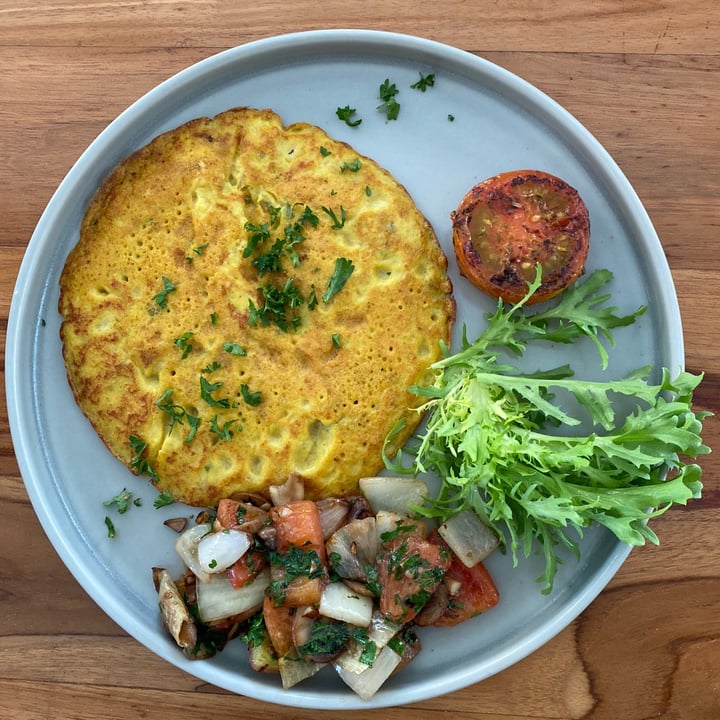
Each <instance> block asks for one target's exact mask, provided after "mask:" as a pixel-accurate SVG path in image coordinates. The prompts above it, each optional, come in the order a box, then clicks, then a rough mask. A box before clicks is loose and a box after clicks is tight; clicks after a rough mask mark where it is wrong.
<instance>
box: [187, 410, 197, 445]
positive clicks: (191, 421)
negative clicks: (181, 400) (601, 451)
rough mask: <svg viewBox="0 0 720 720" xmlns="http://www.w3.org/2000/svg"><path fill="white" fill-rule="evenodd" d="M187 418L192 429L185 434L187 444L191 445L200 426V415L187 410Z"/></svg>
mask: <svg viewBox="0 0 720 720" xmlns="http://www.w3.org/2000/svg"><path fill="white" fill-rule="evenodd" d="M185 419H186V420H187V421H188V425H189V426H190V430H189V432H188V434H187V435H186V436H185V440H184V442H185V444H186V445H189V444H190V443H191V442H192V441H193V440H194V439H195V436H196V435H197V431H198V428H199V427H200V417H199V416H198V415H191V414H190V413H189V412H187V411H186V412H185Z"/></svg>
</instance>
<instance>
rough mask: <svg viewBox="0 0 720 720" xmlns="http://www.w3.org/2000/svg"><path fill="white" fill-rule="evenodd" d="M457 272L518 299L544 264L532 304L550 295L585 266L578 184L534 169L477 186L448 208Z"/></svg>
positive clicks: (584, 214)
mask: <svg viewBox="0 0 720 720" xmlns="http://www.w3.org/2000/svg"><path fill="white" fill-rule="evenodd" d="M452 226H453V245H454V248H455V255H456V257H457V262H458V266H459V268H460V273H461V274H462V275H464V276H465V277H466V278H467V279H468V280H469V281H470V282H471V283H472V284H473V285H475V286H476V287H478V288H480V289H481V290H483V291H484V292H486V293H488V294H489V295H491V296H493V297H496V298H502V299H503V300H504V301H505V302H509V303H515V302H518V301H520V300H522V298H523V297H524V296H525V295H526V294H527V292H528V285H529V284H530V283H531V282H533V281H534V280H535V277H536V267H537V264H538V263H539V264H540V265H541V266H542V282H541V285H540V287H539V288H538V289H537V290H536V291H535V293H534V294H533V296H532V297H531V298H530V299H529V300H528V303H527V304H528V305H529V304H532V303H537V302H541V301H543V300H549V299H550V298H552V297H554V296H555V295H557V294H558V293H560V292H562V291H563V290H564V289H565V288H566V287H568V286H569V285H570V284H571V283H573V282H574V281H575V280H577V278H578V277H580V276H581V275H582V274H583V272H584V270H585V261H586V259H587V254H588V249H589V245H590V218H589V215H588V211H587V207H586V206H585V203H584V202H583V200H582V198H581V197H580V195H579V193H578V192H577V190H575V188H573V187H571V186H570V185H568V184H567V183H566V182H565V181H564V180H561V179H560V178H558V177H555V176H554V175H550V174H548V173H545V172H541V171H537V170H519V171H515V172H506V173H502V174H500V175H496V176H494V177H491V178H488V179H487V180H484V181H483V182H481V183H479V184H478V185H475V187H473V188H472V189H471V190H469V191H468V193H467V194H466V195H465V197H464V198H463V199H462V202H461V203H460V205H459V206H458V208H457V210H455V212H453V213H452Z"/></svg>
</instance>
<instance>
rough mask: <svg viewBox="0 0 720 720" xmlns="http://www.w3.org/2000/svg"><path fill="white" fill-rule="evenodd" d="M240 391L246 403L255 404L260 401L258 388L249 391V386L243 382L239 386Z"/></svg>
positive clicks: (260, 395) (260, 394)
mask: <svg viewBox="0 0 720 720" xmlns="http://www.w3.org/2000/svg"><path fill="white" fill-rule="evenodd" d="M240 392H241V394H242V396H243V400H244V401H245V402H246V403H247V404H248V405H253V406H257V405H259V404H260V402H261V401H262V393H261V392H260V391H259V390H257V391H255V392H250V388H249V387H248V385H247V384H246V383H243V384H242V385H241V386H240Z"/></svg>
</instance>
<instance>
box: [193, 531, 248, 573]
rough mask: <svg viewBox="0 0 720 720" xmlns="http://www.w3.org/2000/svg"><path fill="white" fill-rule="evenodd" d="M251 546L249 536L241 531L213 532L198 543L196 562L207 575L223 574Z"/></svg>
mask: <svg viewBox="0 0 720 720" xmlns="http://www.w3.org/2000/svg"><path fill="white" fill-rule="evenodd" d="M251 544H252V541H251V539H250V536H249V535H248V534H247V533H246V532H243V531H242V530H235V529H231V530H221V531H220V532H214V533H212V534H210V535H206V536H205V537H204V538H202V539H201V540H200V542H199V543H198V548H197V553H198V562H199V563H200V567H201V568H202V569H203V570H204V571H205V572H207V573H219V572H224V571H225V570H227V569H228V568H229V567H230V566H231V565H233V564H234V563H235V562H237V561H238V560H239V559H240V558H241V557H242V556H243V555H244V554H245V553H246V552H247V551H248V550H249V548H250V545H251Z"/></svg>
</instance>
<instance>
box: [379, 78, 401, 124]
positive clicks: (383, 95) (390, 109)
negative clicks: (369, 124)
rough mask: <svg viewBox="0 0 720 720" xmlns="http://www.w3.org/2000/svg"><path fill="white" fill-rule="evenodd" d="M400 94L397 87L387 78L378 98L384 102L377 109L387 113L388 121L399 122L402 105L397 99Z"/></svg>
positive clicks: (381, 86)
mask: <svg viewBox="0 0 720 720" xmlns="http://www.w3.org/2000/svg"><path fill="white" fill-rule="evenodd" d="M399 92H400V91H399V90H398V88H397V85H395V83H391V82H390V80H389V78H386V79H385V82H383V83H382V84H381V85H380V89H379V91H378V97H379V98H380V100H382V102H381V103H380V105H378V107H377V109H378V110H380V112H383V113H385V117H386V118H387V119H388V120H397V119H398V115H400V103H399V102H398V101H397V100H396V99H395V96H396V95H397V94H398V93H399Z"/></svg>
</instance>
